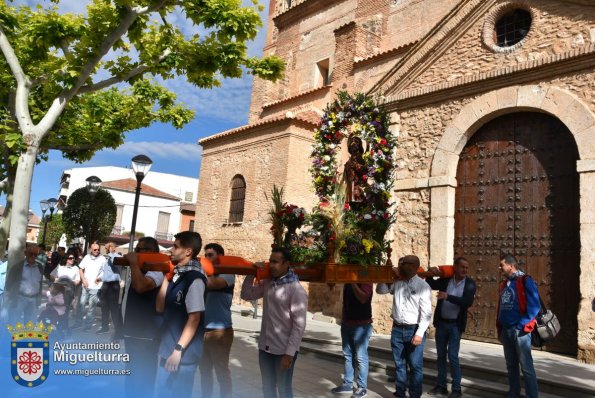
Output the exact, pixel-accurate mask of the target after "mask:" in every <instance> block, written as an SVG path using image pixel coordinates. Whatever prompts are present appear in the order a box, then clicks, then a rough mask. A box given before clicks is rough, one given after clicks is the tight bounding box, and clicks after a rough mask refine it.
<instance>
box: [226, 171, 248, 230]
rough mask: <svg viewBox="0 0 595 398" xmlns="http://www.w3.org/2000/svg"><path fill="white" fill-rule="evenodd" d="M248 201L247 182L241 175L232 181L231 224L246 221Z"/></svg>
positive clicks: (229, 220)
mask: <svg viewBox="0 0 595 398" xmlns="http://www.w3.org/2000/svg"><path fill="white" fill-rule="evenodd" d="M245 199H246V181H244V177H242V176H241V175H236V176H235V177H234V178H233V179H232V180H231V199H230V201H229V219H228V222H229V223H237V222H242V221H243V220H244V201H245Z"/></svg>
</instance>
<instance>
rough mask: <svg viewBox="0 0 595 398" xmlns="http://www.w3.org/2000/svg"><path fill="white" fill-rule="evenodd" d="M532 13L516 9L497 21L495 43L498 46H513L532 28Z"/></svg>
mask: <svg viewBox="0 0 595 398" xmlns="http://www.w3.org/2000/svg"><path fill="white" fill-rule="evenodd" d="M531 21H532V18H531V13H530V12H529V11H527V10H523V9H516V10H512V11H509V12H507V13H506V14H504V15H503V16H502V17H501V18H499V19H498V20H497V21H496V26H495V30H494V35H495V36H496V37H495V40H494V43H495V44H496V45H497V46H498V47H511V46H514V45H515V44H517V43H518V42H520V41H521V40H523V39H524V38H525V36H527V33H529V29H530V28H531Z"/></svg>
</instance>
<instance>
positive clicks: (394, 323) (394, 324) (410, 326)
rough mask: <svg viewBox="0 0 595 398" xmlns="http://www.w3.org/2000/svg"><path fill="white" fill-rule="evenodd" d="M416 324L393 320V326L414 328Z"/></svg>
mask: <svg viewBox="0 0 595 398" xmlns="http://www.w3.org/2000/svg"><path fill="white" fill-rule="evenodd" d="M416 327H417V324H414V325H410V324H408V323H397V322H393V328H416Z"/></svg>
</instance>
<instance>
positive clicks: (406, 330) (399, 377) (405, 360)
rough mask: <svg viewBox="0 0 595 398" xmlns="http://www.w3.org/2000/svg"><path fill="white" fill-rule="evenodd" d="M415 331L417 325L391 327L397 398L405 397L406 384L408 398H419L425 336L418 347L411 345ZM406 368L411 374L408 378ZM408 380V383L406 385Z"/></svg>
mask: <svg viewBox="0 0 595 398" xmlns="http://www.w3.org/2000/svg"><path fill="white" fill-rule="evenodd" d="M416 330H417V325H412V326H406V327H393V330H392V332H391V334H390V346H391V348H392V350H393V359H394V361H395V366H396V371H395V387H396V396H397V398H404V397H405V391H406V390H407V385H408V384H409V397H410V398H419V397H421V392H422V382H423V366H424V346H425V345H426V336H425V335H424V337H423V340H422V343H421V344H420V345H418V346H415V345H413V344H412V343H411V340H412V339H413V336H415V331H416ZM407 367H409V371H410V372H411V374H410V377H407ZM408 380H409V383H407V381H408Z"/></svg>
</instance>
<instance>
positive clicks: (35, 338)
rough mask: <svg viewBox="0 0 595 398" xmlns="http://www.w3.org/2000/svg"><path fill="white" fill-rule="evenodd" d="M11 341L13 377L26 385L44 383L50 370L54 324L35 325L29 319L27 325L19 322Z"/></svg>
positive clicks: (33, 385) (11, 329) (40, 323)
mask: <svg viewBox="0 0 595 398" xmlns="http://www.w3.org/2000/svg"><path fill="white" fill-rule="evenodd" d="M8 331H9V332H10V334H12V339H11V342H10V363H11V365H10V371H11V373H12V379H13V380H14V381H16V382H17V383H19V384H20V385H22V386H25V387H37V386H38V385H40V384H41V383H43V382H44V381H45V380H46V379H47V377H48V374H49V372H50V343H49V335H50V333H51V332H52V325H47V326H45V325H44V324H43V322H39V323H38V324H37V325H35V324H34V323H33V322H31V321H29V322H27V324H26V325H25V326H23V324H22V323H20V322H18V323H17V324H16V326H15V327H14V328H13V327H12V326H11V325H8Z"/></svg>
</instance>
